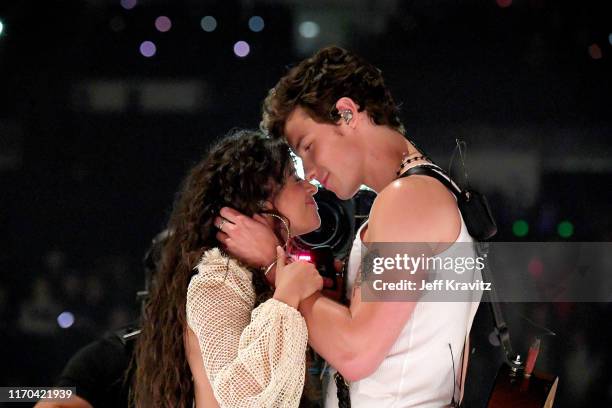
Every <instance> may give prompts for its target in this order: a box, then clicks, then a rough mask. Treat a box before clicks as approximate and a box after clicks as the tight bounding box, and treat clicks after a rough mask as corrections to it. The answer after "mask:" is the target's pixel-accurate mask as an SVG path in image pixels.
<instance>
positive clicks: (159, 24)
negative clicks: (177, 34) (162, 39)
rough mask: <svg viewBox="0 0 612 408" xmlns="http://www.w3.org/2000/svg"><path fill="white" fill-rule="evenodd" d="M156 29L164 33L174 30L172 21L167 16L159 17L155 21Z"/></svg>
mask: <svg viewBox="0 0 612 408" xmlns="http://www.w3.org/2000/svg"><path fill="white" fill-rule="evenodd" d="M155 28H157V31H161V32H162V33H165V32H167V31H170V29H171V28H172V21H170V19H169V18H168V17H166V16H159V17H157V18H156V19H155Z"/></svg>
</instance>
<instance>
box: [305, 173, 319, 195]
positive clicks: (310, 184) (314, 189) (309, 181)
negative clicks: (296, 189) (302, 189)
mask: <svg viewBox="0 0 612 408" xmlns="http://www.w3.org/2000/svg"><path fill="white" fill-rule="evenodd" d="M318 190H319V187H317V185H316V184H313V182H312V178H311V177H307V178H306V191H308V193H309V194H310V195H315V194H317V191H318Z"/></svg>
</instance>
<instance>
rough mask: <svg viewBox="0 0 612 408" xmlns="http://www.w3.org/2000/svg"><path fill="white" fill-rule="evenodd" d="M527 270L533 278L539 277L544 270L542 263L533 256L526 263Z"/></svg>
mask: <svg viewBox="0 0 612 408" xmlns="http://www.w3.org/2000/svg"><path fill="white" fill-rule="evenodd" d="M527 270H528V271H529V273H530V274H531V276H533V277H534V278H536V279H537V278H539V277H541V276H542V273H543V272H544V264H543V263H542V261H541V260H539V259H538V258H533V259H532V260H531V261H529V264H528V265H527Z"/></svg>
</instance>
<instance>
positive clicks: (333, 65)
mask: <svg viewBox="0 0 612 408" xmlns="http://www.w3.org/2000/svg"><path fill="white" fill-rule="evenodd" d="M342 97H349V98H351V99H352V100H353V101H355V103H357V104H358V105H359V111H360V112H362V111H364V110H365V111H366V112H367V113H368V115H369V117H370V118H371V119H372V120H373V121H374V123H376V124H377V125H387V126H390V127H391V128H393V129H395V130H397V131H398V132H400V133H402V134H404V126H403V125H402V123H401V121H400V119H399V110H398V107H397V105H396V104H395V102H394V101H393V97H392V96H391V92H390V91H389V89H387V87H386V86H385V83H384V80H383V77H382V74H381V71H380V70H379V69H378V68H376V67H375V66H374V65H372V64H370V63H369V62H367V61H366V60H364V59H363V58H361V57H359V56H358V55H356V54H354V53H352V52H350V51H347V50H344V49H342V48H339V47H335V46H331V47H327V48H323V49H321V50H320V51H318V52H317V53H316V54H315V55H313V56H312V57H311V58H308V59H305V60H303V61H302V62H300V63H299V64H298V65H296V66H295V67H293V68H291V69H290V70H289V72H288V73H287V74H286V75H285V76H284V77H282V78H281V79H280V80H279V81H278V83H277V84H276V86H275V87H274V88H272V89H271V90H270V91H269V93H268V96H267V97H266V99H265V100H264V103H263V109H262V111H263V112H262V122H261V129H262V130H263V131H264V132H267V133H268V134H270V135H271V136H273V137H277V138H278V137H282V136H283V133H284V129H285V123H286V121H287V117H288V116H289V115H290V114H291V112H292V111H293V110H294V109H295V108H296V107H298V106H301V107H302V108H304V109H305V110H306V111H307V112H308V114H309V115H310V116H312V118H313V119H314V120H316V121H317V122H320V123H336V122H337V121H338V120H339V119H340V114H339V112H338V110H337V109H336V102H337V101H338V99H340V98H342Z"/></svg>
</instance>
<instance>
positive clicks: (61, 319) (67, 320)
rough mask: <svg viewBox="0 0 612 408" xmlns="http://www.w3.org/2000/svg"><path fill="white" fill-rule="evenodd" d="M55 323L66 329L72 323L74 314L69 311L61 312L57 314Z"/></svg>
mask: <svg viewBox="0 0 612 408" xmlns="http://www.w3.org/2000/svg"><path fill="white" fill-rule="evenodd" d="M57 324H58V325H59V327H61V328H62V329H67V328H69V327H70V326H72V325H73V324H74V315H73V314H72V313H70V312H62V313H60V315H59V316H57Z"/></svg>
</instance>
